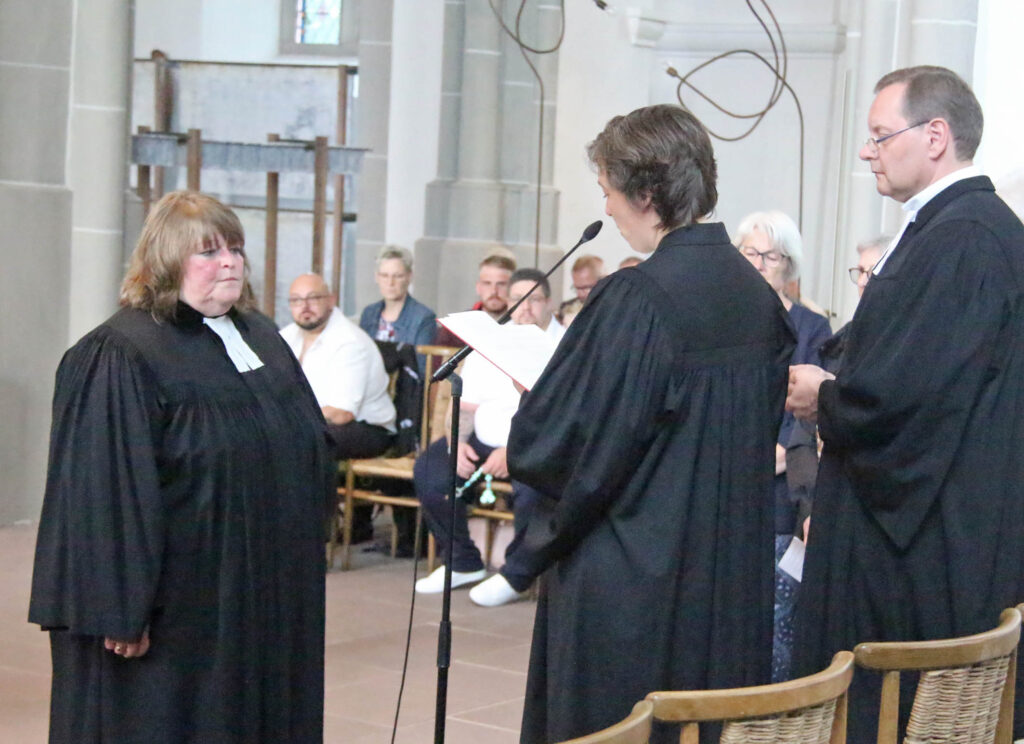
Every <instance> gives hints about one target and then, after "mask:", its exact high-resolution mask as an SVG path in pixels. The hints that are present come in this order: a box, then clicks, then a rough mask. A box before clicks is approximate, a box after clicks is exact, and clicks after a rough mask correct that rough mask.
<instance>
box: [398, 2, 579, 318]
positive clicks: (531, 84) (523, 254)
mask: <svg viewBox="0 0 1024 744" xmlns="http://www.w3.org/2000/svg"><path fill="white" fill-rule="evenodd" d="M504 5H507V6H508V7H509V8H511V7H512V6H511V4H509V3H505V4H504ZM506 21H507V22H508V23H509V24H510V25H511V24H512V23H514V18H513V15H512V14H508V15H507V18H506ZM559 22H560V20H559V14H558V12H557V8H549V7H548V6H547V5H545V4H543V3H541V2H531V3H530V4H529V5H528V6H527V9H526V12H525V13H524V23H523V26H522V32H523V36H524V38H525V39H526V40H527V41H528V42H529V43H531V44H534V45H540V46H545V45H548V44H550V43H551V42H553V41H554V40H555V39H556V38H557V36H558V24H559ZM444 48H445V61H444V71H443V75H442V96H443V104H442V113H441V120H442V124H441V138H442V139H441V143H440V147H439V162H438V177H437V179H436V180H435V181H433V182H432V183H430V184H429V185H428V186H427V195H426V220H425V233H426V234H425V236H424V237H423V238H422V239H421V240H418V241H417V242H416V264H417V268H416V294H417V296H418V297H420V299H422V300H423V301H424V302H426V303H427V304H429V305H431V306H432V307H434V308H435V310H437V312H438V313H439V314H444V313H448V312H452V311H456V310H461V309H465V308H466V307H468V306H469V305H471V304H472V303H473V302H474V301H475V294H474V289H473V287H474V284H475V282H476V274H477V265H478V264H479V262H480V260H481V259H482V258H484V257H485V256H486V255H488V254H489V253H491V252H493V251H494V250H495V249H496V248H498V247H504V248H508V249H511V250H512V251H513V253H514V254H515V256H516V260H517V263H518V264H519V265H520V266H533V265H534V262H535V257H534V236H535V222H534V218H535V215H536V179H537V132H538V127H537V123H538V100H539V99H538V95H539V91H538V88H537V85H536V82H535V80H534V77H533V75H532V73H531V72H530V70H529V68H528V67H527V65H526V63H525V62H524V61H523V59H522V56H521V54H520V52H519V49H518V48H517V46H516V45H515V43H514V42H512V41H511V40H510V39H509V38H508V37H507V36H506V35H505V34H504V33H503V32H502V31H501V29H500V27H499V25H498V21H497V19H495V18H494V16H493V14H492V13H491V11H490V9H489V8H488V7H487V4H486V3H478V2H471V3H467V2H465V0H449V2H447V3H446V5H445V41H444ZM531 58H532V59H533V61H534V63H535V64H536V65H537V66H538V69H539V70H541V74H542V75H543V77H544V82H545V86H546V89H545V99H546V101H545V107H546V108H545V134H544V140H545V141H544V147H545V153H544V171H543V175H542V179H541V183H542V193H541V232H540V257H539V265H540V267H541V268H546V267H548V266H550V265H551V264H552V263H554V262H555V261H556V260H557V258H558V257H559V255H560V254H561V251H560V250H559V249H558V248H557V247H556V246H555V228H556V217H557V207H558V198H557V192H556V191H555V190H554V189H553V188H552V187H551V172H552V162H551V161H552V148H553V142H554V114H555V93H556V88H555V86H556V75H557V65H558V62H557V53H556V54H554V55H543V56H540V57H538V56H536V55H534V56H532V57H531ZM552 285H553V287H555V288H556V291H557V288H558V287H560V286H561V282H560V281H559V278H558V277H555V281H553V282H552Z"/></svg>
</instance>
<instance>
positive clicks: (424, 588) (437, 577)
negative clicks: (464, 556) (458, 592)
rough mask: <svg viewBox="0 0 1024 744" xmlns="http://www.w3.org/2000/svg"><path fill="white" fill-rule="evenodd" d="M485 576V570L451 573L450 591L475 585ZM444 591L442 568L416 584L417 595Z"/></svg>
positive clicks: (436, 569)
mask: <svg viewBox="0 0 1024 744" xmlns="http://www.w3.org/2000/svg"><path fill="white" fill-rule="evenodd" d="M486 575H487V570H486V569H483V568H481V569H480V570H479V571H452V589H455V588H456V587H459V586H465V585H466V584H475V583H476V582H478V581H480V579H482V578H484V577H485V576H486ZM443 591H444V566H441V567H440V568H435V569H434V571H433V573H431V574H430V576H426V577H424V578H422V579H420V580H419V581H417V582H416V593H417V594H440V593H441V592H443Z"/></svg>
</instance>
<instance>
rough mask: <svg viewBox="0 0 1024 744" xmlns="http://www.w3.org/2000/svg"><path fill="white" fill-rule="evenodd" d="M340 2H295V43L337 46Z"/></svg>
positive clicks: (339, 35)
mask: <svg viewBox="0 0 1024 744" xmlns="http://www.w3.org/2000/svg"><path fill="white" fill-rule="evenodd" d="M341 3H342V0H295V43H296V44H338V43H339V42H340V41H341Z"/></svg>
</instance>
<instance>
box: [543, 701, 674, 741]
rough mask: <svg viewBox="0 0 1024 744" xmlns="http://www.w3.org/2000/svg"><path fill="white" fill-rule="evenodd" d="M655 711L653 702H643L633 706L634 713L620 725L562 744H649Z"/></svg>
mask: <svg viewBox="0 0 1024 744" xmlns="http://www.w3.org/2000/svg"><path fill="white" fill-rule="evenodd" d="M653 711H654V704H653V703H652V702H650V701H649V700H641V701H640V702H638V703H637V704H636V705H634V706H633V712H632V713H630V714H629V715H628V716H627V717H625V718H623V719H622V720H621V721H619V722H618V723H616V724H614V725H612V726H609V727H608V728H606V729H601V730H600V731H596V732H594V733H593V734H587V735H586V736H580V737H578V738H576V739H569V740H568V741H564V742H562V744H647V742H648V741H649V740H650V738H651V719H652V715H653Z"/></svg>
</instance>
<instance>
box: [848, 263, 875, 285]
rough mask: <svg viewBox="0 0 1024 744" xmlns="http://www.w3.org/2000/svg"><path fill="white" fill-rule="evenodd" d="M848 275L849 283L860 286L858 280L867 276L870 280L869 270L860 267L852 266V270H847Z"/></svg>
mask: <svg viewBox="0 0 1024 744" xmlns="http://www.w3.org/2000/svg"><path fill="white" fill-rule="evenodd" d="M847 272H849V274H850V281H851V282H853V283H854V284H860V278H861V277H862V276H865V275H867V277H868V278H869V279H870V278H871V269H862V268H861V267H860V266H854V267H853V268H850V269H847Z"/></svg>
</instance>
